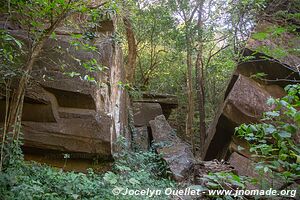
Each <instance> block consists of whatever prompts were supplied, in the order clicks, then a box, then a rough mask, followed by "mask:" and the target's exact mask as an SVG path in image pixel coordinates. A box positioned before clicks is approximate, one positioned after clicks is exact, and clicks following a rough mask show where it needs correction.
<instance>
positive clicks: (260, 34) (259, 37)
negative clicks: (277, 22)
mask: <svg viewBox="0 0 300 200" xmlns="http://www.w3.org/2000/svg"><path fill="white" fill-rule="evenodd" d="M268 35H269V34H268V33H265V32H258V33H254V34H253V35H252V38H253V39H256V40H265V39H267V38H268Z"/></svg>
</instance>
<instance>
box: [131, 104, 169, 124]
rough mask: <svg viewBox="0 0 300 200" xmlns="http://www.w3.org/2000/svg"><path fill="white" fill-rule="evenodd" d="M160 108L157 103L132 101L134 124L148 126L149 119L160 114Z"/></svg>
mask: <svg viewBox="0 0 300 200" xmlns="http://www.w3.org/2000/svg"><path fill="white" fill-rule="evenodd" d="M162 114H163V113H162V109H161V106H160V104H158V103H148V102H145V103H142V102H135V103H133V121H134V125H135V126H149V121H150V120H153V119H154V118H155V117H156V116H159V115H162Z"/></svg>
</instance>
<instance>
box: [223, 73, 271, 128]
mask: <svg viewBox="0 0 300 200" xmlns="http://www.w3.org/2000/svg"><path fill="white" fill-rule="evenodd" d="M270 97H271V95H270V94H269V93H268V92H267V91H266V90H264V89H263V87H261V86H260V85H259V84H258V83H256V82H255V81H253V80H251V79H249V78H247V77H244V76H242V75H239V77H238V79H237V81H236V82H235V84H234V86H233V87H232V89H231V92H230V93H229V95H228V96H227V99H226V100H225V103H224V104H225V105H224V108H223V114H224V115H225V116H226V117H227V118H228V119H229V120H230V121H233V122H235V123H236V124H241V123H250V122H257V121H258V120H259V119H260V118H261V117H262V113H263V112H265V111H267V110H269V109H270V107H268V106H267V104H266V102H267V100H268V99H269V98H270Z"/></svg>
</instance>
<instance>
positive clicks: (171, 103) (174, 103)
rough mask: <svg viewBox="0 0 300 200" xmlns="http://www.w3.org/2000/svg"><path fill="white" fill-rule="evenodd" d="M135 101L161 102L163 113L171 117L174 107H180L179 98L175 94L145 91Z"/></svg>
mask: <svg viewBox="0 0 300 200" xmlns="http://www.w3.org/2000/svg"><path fill="white" fill-rule="evenodd" d="M134 102H137V103H138V102H140V103H159V105H160V106H161V108H162V112H163V115H164V116H165V117H166V119H168V118H169V116H170V114H171V112H172V110H173V109H175V108H177V107H178V99H177V97H176V96H175V95H170V94H157V93H150V92H143V93H142V96H141V98H139V99H135V100H134Z"/></svg>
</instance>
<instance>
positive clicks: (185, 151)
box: [149, 115, 195, 181]
mask: <svg viewBox="0 0 300 200" xmlns="http://www.w3.org/2000/svg"><path fill="white" fill-rule="evenodd" d="M149 123H150V126H151V131H152V136H153V140H154V145H155V147H156V150H157V152H158V153H159V154H162V157H163V159H164V160H165V161H166V162H167V164H168V165H169V168H170V170H171V172H172V174H173V177H174V179H175V180H177V181H183V180H184V179H185V178H186V177H187V175H188V173H189V170H190V169H191V167H192V165H193V163H194V160H195V158H194V156H193V153H192V152H191V148H190V146H189V145H188V144H186V143H184V142H183V141H182V140H181V139H180V138H178V137H177V136H176V135H175V132H174V130H173V129H172V128H171V126H170V125H169V124H168V122H167V120H166V118H165V116H164V115H160V116H157V117H155V119H154V120H151V121H150V122H149Z"/></svg>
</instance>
